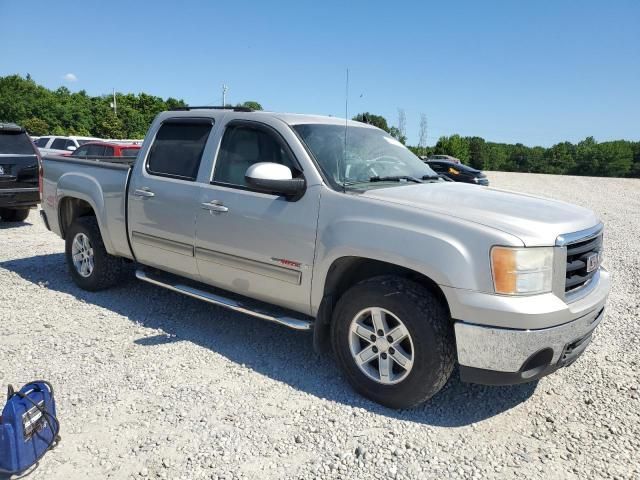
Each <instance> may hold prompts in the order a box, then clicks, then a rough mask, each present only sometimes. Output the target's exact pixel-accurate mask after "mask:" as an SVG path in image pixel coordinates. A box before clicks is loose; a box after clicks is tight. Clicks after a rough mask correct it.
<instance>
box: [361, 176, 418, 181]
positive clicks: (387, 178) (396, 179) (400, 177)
mask: <svg viewBox="0 0 640 480" xmlns="http://www.w3.org/2000/svg"><path fill="white" fill-rule="evenodd" d="M402 180H406V181H407V182H414V183H422V180H420V179H419V178H416V177H412V176H411V175H392V176H388V177H380V176H377V175H376V176H375V177H370V178H369V181H370V182H401V181H402Z"/></svg>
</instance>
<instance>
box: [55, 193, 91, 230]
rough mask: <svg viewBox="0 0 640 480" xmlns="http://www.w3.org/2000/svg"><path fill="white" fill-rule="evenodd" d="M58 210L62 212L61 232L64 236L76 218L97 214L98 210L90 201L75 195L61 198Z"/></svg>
mask: <svg viewBox="0 0 640 480" xmlns="http://www.w3.org/2000/svg"><path fill="white" fill-rule="evenodd" d="M58 211H59V212H60V213H59V215H60V233H62V237H63V238H64V236H65V232H66V231H67V229H68V228H69V227H70V226H71V224H72V223H73V222H74V221H75V219H76V218H78V217H89V216H93V217H95V216H96V212H95V211H94V210H93V207H91V205H90V204H89V202H87V201H86V200H81V199H79V198H73V197H65V198H63V199H62V200H60V204H59V207H58Z"/></svg>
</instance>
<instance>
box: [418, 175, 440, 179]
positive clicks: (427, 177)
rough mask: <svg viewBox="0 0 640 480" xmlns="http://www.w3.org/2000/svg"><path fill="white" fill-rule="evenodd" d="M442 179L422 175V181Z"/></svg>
mask: <svg viewBox="0 0 640 480" xmlns="http://www.w3.org/2000/svg"><path fill="white" fill-rule="evenodd" d="M440 178H442V176H441V175H423V176H422V180H439V179H440Z"/></svg>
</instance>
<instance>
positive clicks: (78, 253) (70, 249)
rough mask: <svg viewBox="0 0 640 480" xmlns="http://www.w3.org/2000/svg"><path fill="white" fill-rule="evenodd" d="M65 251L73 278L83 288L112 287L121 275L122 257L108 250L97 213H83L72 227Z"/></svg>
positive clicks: (67, 236)
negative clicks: (88, 215) (86, 214)
mask: <svg viewBox="0 0 640 480" xmlns="http://www.w3.org/2000/svg"><path fill="white" fill-rule="evenodd" d="M65 255H66V258H67V266H68V268H69V272H70V273H71V277H72V278H73V281H74V282H75V283H76V285H78V286H79V287H80V288H82V289H84V290H89V291H97V290H103V289H105V288H109V287H111V286H113V285H115V284H116V283H117V282H118V280H119V279H120V277H121V274H122V270H123V262H122V259H121V258H119V257H114V256H113V255H109V254H108V253H107V250H106V249H105V248H104V242H103V241H102V235H101V234H100V228H99V227H98V222H97V220H96V218H95V217H80V218H78V219H76V221H75V222H73V224H72V225H71V227H69V229H68V230H67V232H66V235H65Z"/></svg>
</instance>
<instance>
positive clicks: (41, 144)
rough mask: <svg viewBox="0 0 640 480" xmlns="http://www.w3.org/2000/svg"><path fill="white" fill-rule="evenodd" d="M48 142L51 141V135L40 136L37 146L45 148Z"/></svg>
mask: <svg viewBox="0 0 640 480" xmlns="http://www.w3.org/2000/svg"><path fill="white" fill-rule="evenodd" d="M47 143H49V137H42V138H39V139H38V140H36V147H39V148H44V147H46V146H47Z"/></svg>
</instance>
